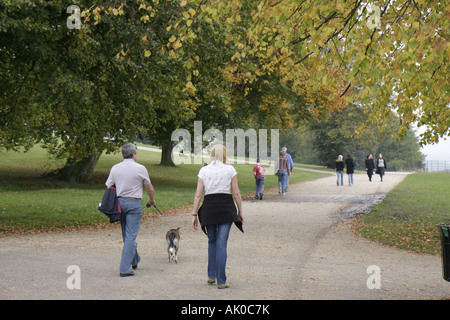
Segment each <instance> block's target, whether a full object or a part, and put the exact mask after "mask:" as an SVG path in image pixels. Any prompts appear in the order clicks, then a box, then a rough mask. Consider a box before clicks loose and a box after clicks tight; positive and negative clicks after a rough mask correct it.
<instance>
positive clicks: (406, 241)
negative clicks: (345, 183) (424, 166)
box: [356, 173, 450, 254]
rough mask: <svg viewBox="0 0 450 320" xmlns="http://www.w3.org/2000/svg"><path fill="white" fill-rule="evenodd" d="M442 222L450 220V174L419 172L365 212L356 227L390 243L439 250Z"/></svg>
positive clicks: (369, 236)
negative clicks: (438, 225) (368, 211)
mask: <svg viewBox="0 0 450 320" xmlns="http://www.w3.org/2000/svg"><path fill="white" fill-rule="evenodd" d="M441 223H450V174H448V173H415V174H411V175H409V176H407V177H406V178H405V180H403V181H402V183H401V184H400V185H399V186H398V187H397V188H395V189H394V190H393V191H391V192H390V193H389V194H388V195H387V197H386V198H385V200H384V201H383V202H382V203H380V204H378V205H377V206H376V207H375V208H374V209H372V211H371V212H370V213H369V214H367V215H365V216H363V217H362V218H361V219H360V221H359V222H358V224H357V226H356V230H357V231H358V232H359V233H360V234H361V235H362V236H364V237H366V238H368V239H371V240H374V241H377V242H380V243H383V244H386V245H390V246H395V247H398V248H401V249H406V250H411V251H415V252H421V253H431V254H439V253H440V252H441V239H440V233H439V229H438V228H437V227H436V225H437V224H441Z"/></svg>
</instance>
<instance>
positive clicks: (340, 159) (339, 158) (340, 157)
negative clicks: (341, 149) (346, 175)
mask: <svg viewBox="0 0 450 320" xmlns="http://www.w3.org/2000/svg"><path fill="white" fill-rule="evenodd" d="M336 161H344V160H343V157H342V155H341V154H340V155H338V158H337V160H336Z"/></svg>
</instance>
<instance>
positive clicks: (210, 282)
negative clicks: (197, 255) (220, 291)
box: [207, 278, 216, 284]
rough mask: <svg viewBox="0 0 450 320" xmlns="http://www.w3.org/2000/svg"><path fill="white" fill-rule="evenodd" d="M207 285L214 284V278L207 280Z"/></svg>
mask: <svg viewBox="0 0 450 320" xmlns="http://www.w3.org/2000/svg"><path fill="white" fill-rule="evenodd" d="M207 282H208V284H214V283H216V279H214V278H208V281H207Z"/></svg>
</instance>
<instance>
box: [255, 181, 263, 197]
mask: <svg viewBox="0 0 450 320" xmlns="http://www.w3.org/2000/svg"><path fill="white" fill-rule="evenodd" d="M255 182H256V196H257V197H259V195H260V194H264V183H265V178H264V177H256V178H255Z"/></svg>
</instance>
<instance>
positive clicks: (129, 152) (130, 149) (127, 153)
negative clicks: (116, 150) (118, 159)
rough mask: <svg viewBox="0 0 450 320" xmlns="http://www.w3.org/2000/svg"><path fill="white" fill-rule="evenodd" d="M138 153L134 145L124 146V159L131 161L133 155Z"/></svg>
mask: <svg viewBox="0 0 450 320" xmlns="http://www.w3.org/2000/svg"><path fill="white" fill-rule="evenodd" d="M136 153H137V148H136V146H135V145H134V144H132V143H127V144H125V145H123V146H122V156H123V158H124V159H130V158H132V157H133V154H136Z"/></svg>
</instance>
